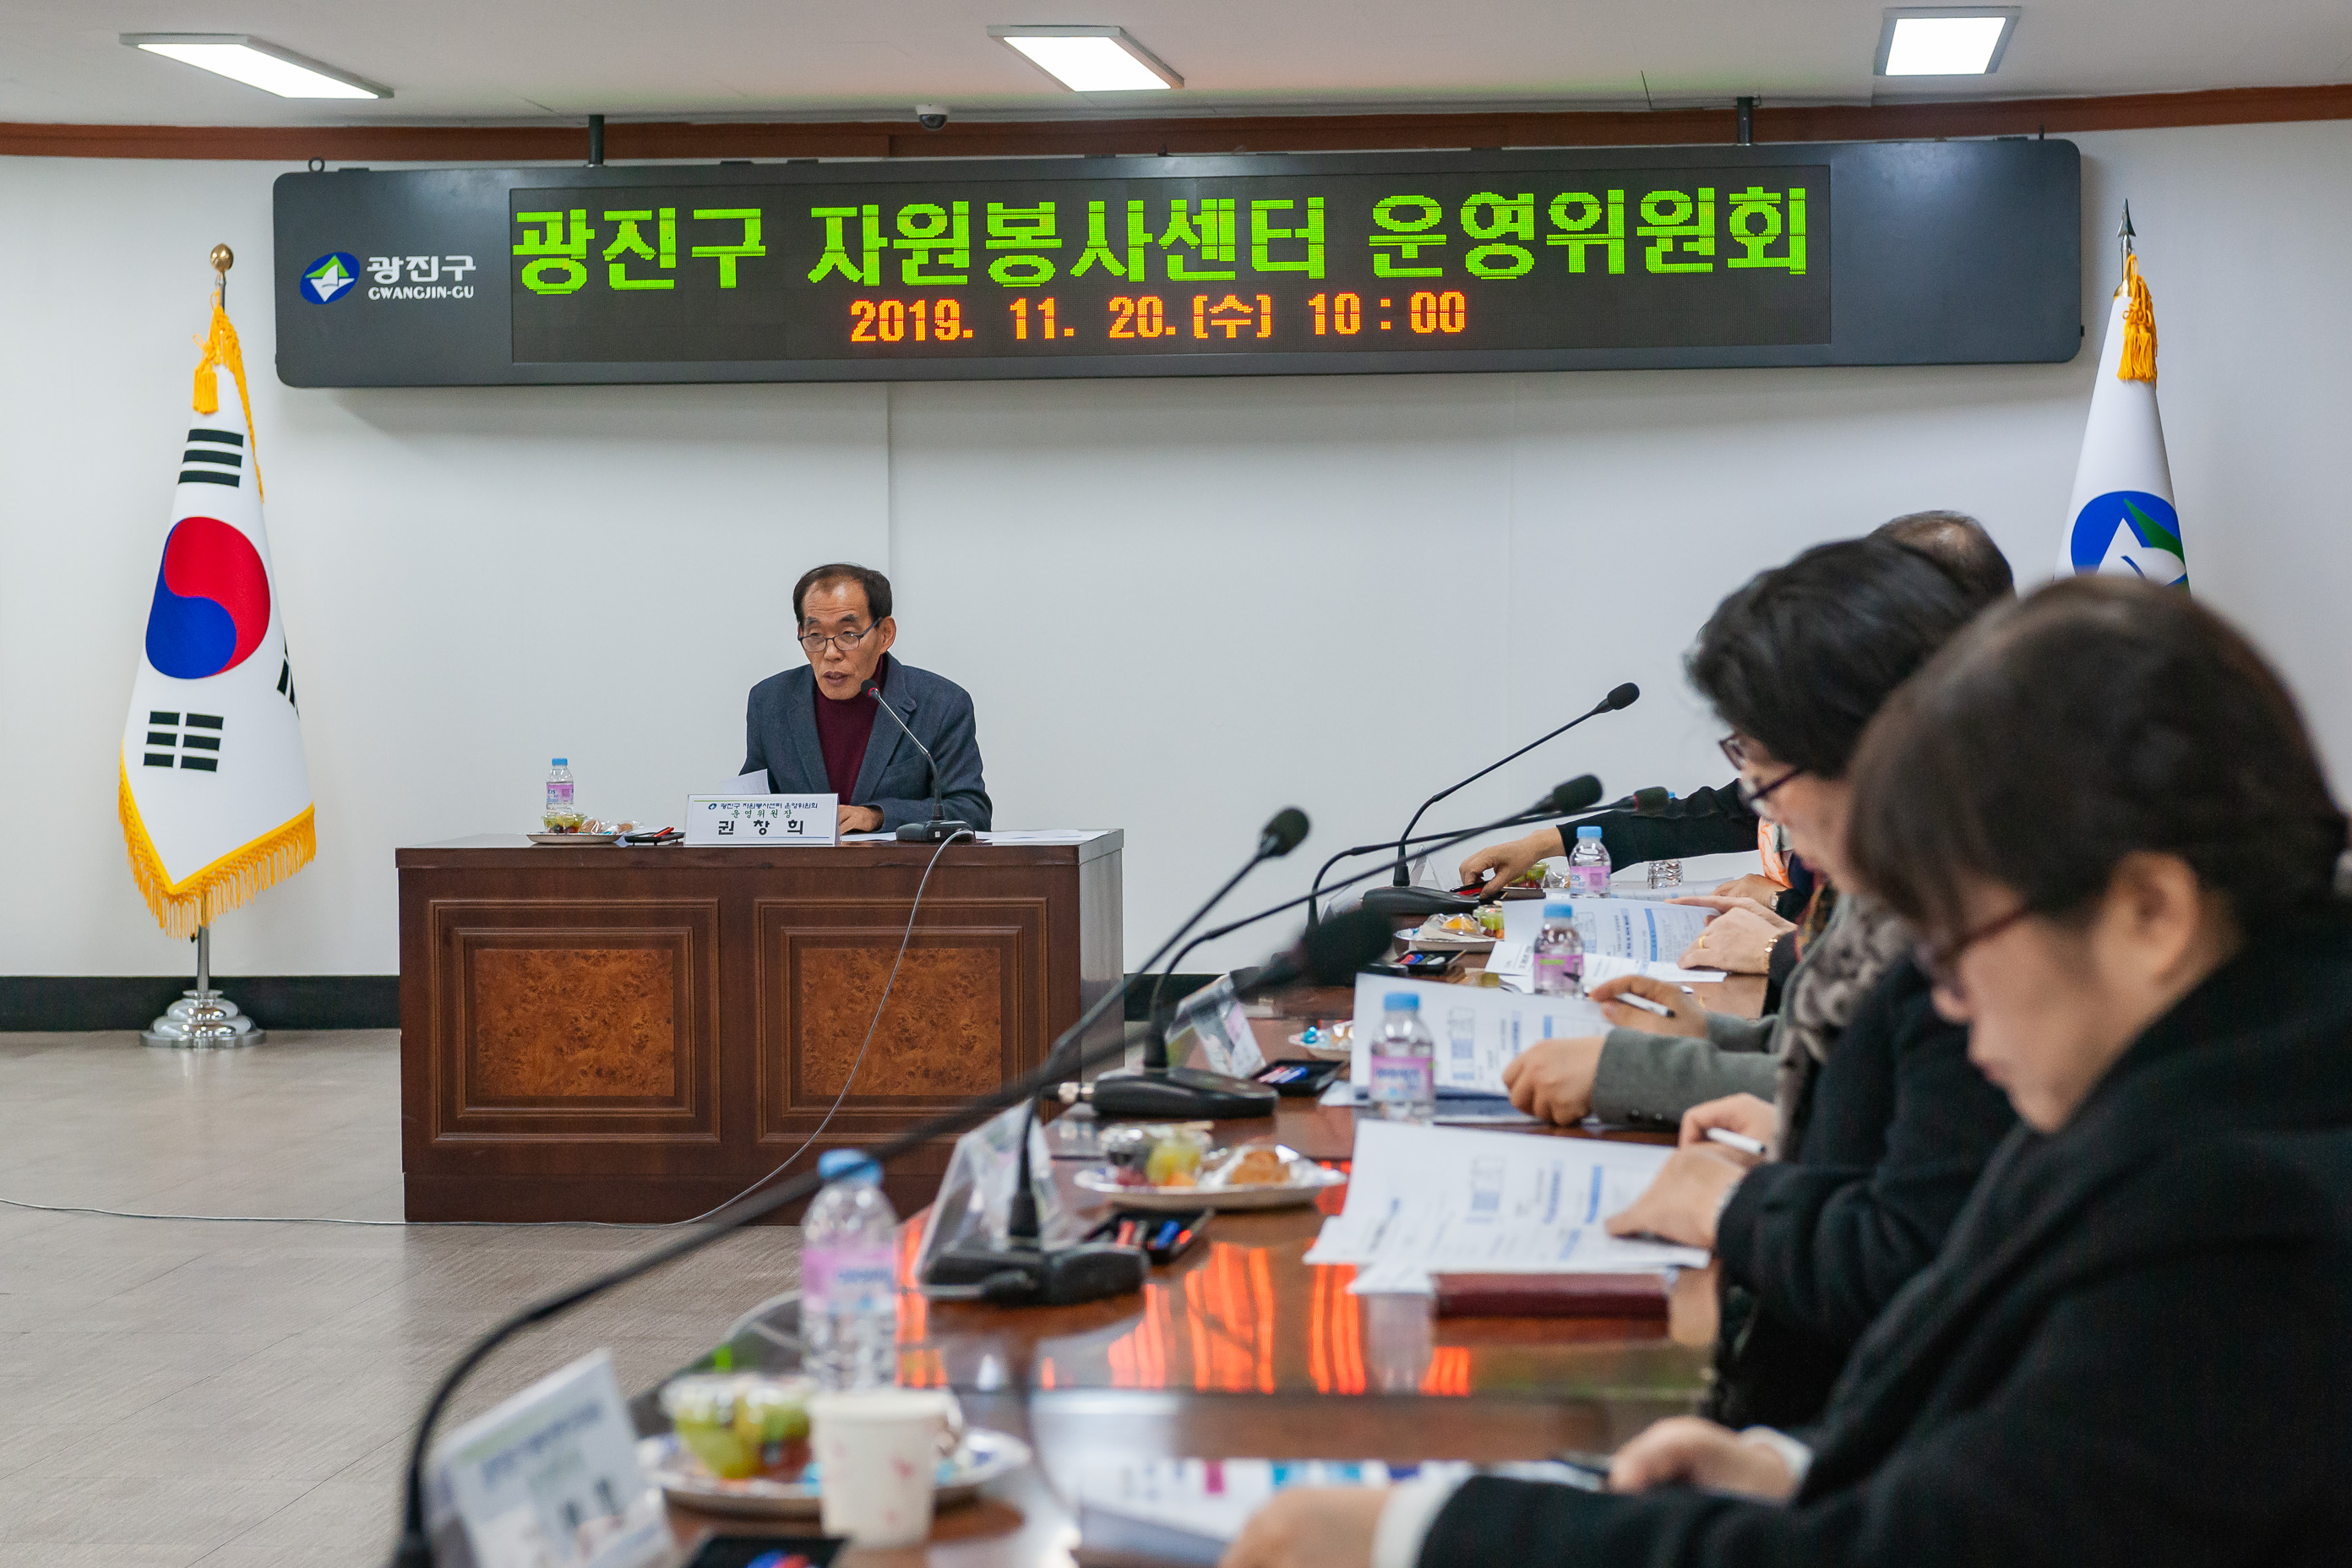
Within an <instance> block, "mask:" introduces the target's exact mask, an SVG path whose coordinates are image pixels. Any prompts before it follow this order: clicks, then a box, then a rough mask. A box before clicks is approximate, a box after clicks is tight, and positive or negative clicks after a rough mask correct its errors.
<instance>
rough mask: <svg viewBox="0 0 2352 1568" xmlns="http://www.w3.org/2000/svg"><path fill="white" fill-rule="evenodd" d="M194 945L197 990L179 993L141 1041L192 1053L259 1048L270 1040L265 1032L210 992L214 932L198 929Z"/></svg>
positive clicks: (232, 1005) (204, 927) (211, 985)
mask: <svg viewBox="0 0 2352 1568" xmlns="http://www.w3.org/2000/svg"><path fill="white" fill-rule="evenodd" d="M194 942H195V944H196V988H195V989H194V991H183V992H182V993H180V999H179V1000H178V1001H177V1002H174V1003H173V1004H172V1005H170V1006H169V1007H167V1008H165V1009H164V1010H163V1016H162V1017H160V1018H158V1019H156V1020H155V1021H154V1022H153V1023H152V1024H150V1025H148V1026H147V1032H146V1034H144V1035H143V1036H142V1037H141V1038H142V1039H144V1040H145V1041H146V1042H147V1043H148V1044H149V1045H151V1046H171V1047H176V1048H178V1049H181V1050H194V1051H203V1050H216V1049H219V1048H221V1047H228V1046H257V1045H259V1044H261V1042H262V1041H263V1040H266V1039H268V1032H267V1031H265V1030H261V1029H257V1028H255V1027H254V1026H253V1020H252V1019H251V1018H248V1017H247V1016H245V1015H244V1014H243V1013H241V1012H239V1011H238V1010H237V1005H236V1003H234V1002H232V1001H230V1000H229V999H228V998H227V997H226V996H224V995H222V994H220V993H219V992H217V991H215V990H214V989H213V928H212V927H211V926H210V925H200V926H198V927H197V928H196V934H195V936H194Z"/></svg>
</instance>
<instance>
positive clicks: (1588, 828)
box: [1576, 822, 1601, 838]
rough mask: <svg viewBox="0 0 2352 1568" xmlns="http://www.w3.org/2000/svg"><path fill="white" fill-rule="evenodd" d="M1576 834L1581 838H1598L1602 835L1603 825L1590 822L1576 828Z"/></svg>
mask: <svg viewBox="0 0 2352 1568" xmlns="http://www.w3.org/2000/svg"><path fill="white" fill-rule="evenodd" d="M1576 836H1577V837H1579V838H1598V837H1601V826H1600V824H1598V823H1592V822H1588V823H1586V824H1585V825H1584V826H1581V827H1580V828H1578V829H1577V830H1576Z"/></svg>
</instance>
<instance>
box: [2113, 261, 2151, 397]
mask: <svg viewBox="0 0 2352 1568" xmlns="http://www.w3.org/2000/svg"><path fill="white" fill-rule="evenodd" d="M2126 291H2128V292H2129V293H2130V295H2131V299H2130V301H2129V302H2128V303H2127V304H2126V305H2125V306H2124V354H2123V360H2122V362H2121V363H2118V364H2117V365H2116V380H2117V381H2154V380H2155V379H2156V301H2155V300H2151V299H2150V298H2149V297H2148V292H2147V279H2145V278H2142V277H2141V276H2140V275H2139V258H2138V257H2137V256H2131V255H2126V257H2125V258H2124V280H2123V282H2122V283H2121V284H2120V285H2118V286H2117V288H2116V293H2118V294H2121V293H2124V292H2126Z"/></svg>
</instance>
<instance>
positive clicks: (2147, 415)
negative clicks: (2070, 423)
mask: <svg viewBox="0 0 2352 1568" xmlns="http://www.w3.org/2000/svg"><path fill="white" fill-rule="evenodd" d="M2066 519H2067V521H2066V533H2065V537H2064V538H2063V540H2062V541H2061V542H2060V544H2059V546H2058V575H2060V576H2061V577H2070V576H2073V575H2074V574H2076V573H2080V572H2116V573H2127V574H2132V575H2134V576H2139V577H2145V578H2147V579H2148V580H2149V581H2150V582H2154V583H2164V584H2178V585H2179V586H2180V587H2183V588H2186V587H2187V586H2188V585H2189V559H2188V552H2187V550H2186V549H2185V548H2184V547H2183V546H2182V544H2181V542H2180V517H2179V513H2177V512H2176V511H2174V510H2173V507H2172V467H2171V465H2170V464H2168V462H2166V461H2165V457H2164V422H2163V421H2162V420H2161V419H2159V418H2158V416H2157V412H2156V307H2155V305H2154V303H2153V302H2152V301H2151V300H2149V298H2148V292H2147V281H2146V280H2145V279H2142V278H2141V277H2140V275H2139V258H2137V257H2134V256H2126V257H2125V258H2124V280H2123V283H2122V285H2121V286H2120V287H2119V288H2117V289H2116V299H2115V305H2114V307H2113V308H2112V309H2111V310H2108V312H2107V336H2106V342H2105V344H2104V345H2103V346H2102V347H2101V349H2100V351H2099V374H2098V378H2097V379H2096V380H2095V382H2094V383H2093V384H2092V386H2091V419H2090V423H2089V425H2088V426H2085V427H2084V431H2083V456H2082V460H2081V461H2080V462H2079V463H2078V464H2077V465H2076V466H2075V468H2074V500H2072V501H2070V502H2069V503H2068V504H2067V507H2066Z"/></svg>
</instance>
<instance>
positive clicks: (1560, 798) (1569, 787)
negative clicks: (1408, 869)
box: [1305, 773, 1671, 925]
mask: <svg viewBox="0 0 2352 1568" xmlns="http://www.w3.org/2000/svg"><path fill="white" fill-rule="evenodd" d="M1636 793H1637V794H1639V795H1643V796H1648V795H1655V796H1656V797H1657V798H1658V799H1659V800H1660V801H1664V800H1666V799H1668V798H1670V795H1671V792H1669V791H1666V790H1663V789H1652V790H1642V791H1638V792H1636ZM1600 798H1601V781H1600V780H1599V779H1597V778H1595V777H1593V776H1592V775H1591V773H1584V774H1581V775H1580V776H1579V777H1576V778H1572V779H1570V780H1569V781H1568V782H1567V783H1566V784H1559V785H1558V786H1556V787H1555V788H1554V789H1553V790H1552V792H1551V793H1550V794H1549V795H1546V796H1544V797H1543V799H1541V800H1539V801H1538V802H1536V804H1535V805H1534V806H1533V807H1531V808H1530V809H1528V810H1527V811H1524V812H1521V813H1519V814H1518V815H1517V816H1508V817H1505V818H1504V819H1503V820H1502V821H1501V822H1498V823H1496V824H1495V825H1494V826H1495V827H1515V826H1518V825H1520V824H1521V823H1525V822H1530V821H1533V820H1535V819H1536V818H1538V817H1541V816H1575V815H1576V814H1577V813H1578V812H1580V811H1583V810H1585V809H1586V808H1587V807H1589V806H1590V805H1591V804H1592V803H1593V802H1594V801H1596V800H1599V799H1600ZM1622 805H1624V803H1623V802H1622V801H1621V802H1619V803H1618V804H1617V805H1610V806H1603V807H1602V808H1601V809H1602V810H1604V811H1615V810H1618V809H1619V808H1620V807H1621V806H1622ZM1493 831H1494V827H1474V828H1472V829H1470V832H1469V834H1466V835H1465V834H1461V833H1424V834H1423V835H1422V836H1421V837H1418V838H1407V839H1402V840H1398V839H1390V838H1383V839H1381V841H1380V842H1379V843H1378V844H1358V845H1355V846H1353V847H1350V848H1347V849H1342V850H1340V851H1339V853H1338V854H1337V855H1334V856H1332V857H1331V858H1329V859H1328V860H1326V861H1324V862H1323V864H1322V867H1321V868H1319V869H1318V870H1317V871H1316V873H1315V880H1314V881H1313V882H1312V883H1311V884H1309V886H1308V887H1307V898H1306V900H1305V902H1306V905H1307V924H1308V925H1313V924H1314V923H1315V922H1316V921H1317V920H1318V918H1320V917H1319V915H1318V910H1317V908H1316V902H1317V900H1319V899H1321V898H1322V896H1323V890H1324V889H1323V879H1324V878H1326V877H1328V876H1329V875H1330V874H1331V868H1333V867H1335V866H1337V865H1338V864H1339V862H1340V861H1342V860H1352V859H1354V858H1356V857H1358V856H1359V855H1386V854H1389V853H1391V852H1392V851H1394V850H1397V849H1399V848H1408V849H1409V848H1413V847H1417V846H1420V845H1423V844H1434V843H1437V842H1438V841H1439V840H1440V839H1443V840H1444V841H1445V842H1446V843H1449V844H1459V843H1460V842H1462V840H1463V839H1464V838H1465V837H1472V836H1475V835H1477V834H1480V833H1490V832H1493ZM1362 880H1363V879H1362V878H1361V877H1350V878H1349V879H1348V881H1346V882H1342V883H1340V884H1339V887H1341V888H1344V887H1347V886H1349V884H1350V883H1354V882H1360V881H1362ZM1338 890H1339V889H1338V888H1334V889H1332V891H1334V892H1337V891H1338ZM1408 891H1410V889H1408ZM1413 896H1415V897H1429V898H1450V897H1452V895H1450V894H1436V893H1432V894H1425V895H1422V894H1416V895H1413ZM1446 907H1447V908H1449V909H1451V908H1454V907H1455V906H1453V905H1448V906H1446ZM1459 907H1460V908H1462V909H1468V908H1469V907H1470V902H1469V901H1468V900H1465V901H1464V902H1463V903H1462V904H1461V905H1460V906H1459Z"/></svg>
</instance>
